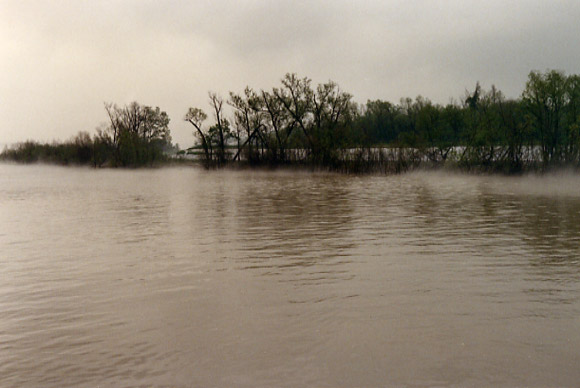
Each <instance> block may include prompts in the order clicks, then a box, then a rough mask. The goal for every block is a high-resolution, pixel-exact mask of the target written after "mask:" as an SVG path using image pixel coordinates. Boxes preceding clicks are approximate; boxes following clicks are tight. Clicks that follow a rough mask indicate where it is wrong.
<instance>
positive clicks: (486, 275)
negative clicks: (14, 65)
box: [0, 165, 580, 387]
mask: <svg viewBox="0 0 580 388" xmlns="http://www.w3.org/2000/svg"><path fill="white" fill-rule="evenodd" d="M579 365H580V176H578V175H574V174H567V173H562V174H558V175H550V176H544V177H534V176H527V177H514V178H505V177H489V176H465V175H454V174H446V173H413V174H405V175H398V176H363V177H359V176H345V175H336V174H323V173H305V172H288V171H259V172H252V171H204V170H201V169H197V168H168V169H157V170H131V171H122V170H91V169H81V168H59V167H48V166H15V165H0V386H2V387H81V386H83V387H97V386H100V387H139V386H147V387H300V386H304V387H313V386H317V387H383V386H409V387H415V386H444V387H447V386H450V387H462V386H531V387H535V386H538V387H540V386H578V384H579V382H580V368H579V367H578V366H579Z"/></svg>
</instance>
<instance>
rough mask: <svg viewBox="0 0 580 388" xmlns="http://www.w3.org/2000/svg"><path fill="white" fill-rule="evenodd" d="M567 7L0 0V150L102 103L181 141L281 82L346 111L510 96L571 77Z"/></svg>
mask: <svg viewBox="0 0 580 388" xmlns="http://www.w3.org/2000/svg"><path fill="white" fill-rule="evenodd" d="M579 21H580V1H578V0H560V1H559V0H518V1H515V0H514V1H510V0H478V1H472V0H402V1H399V0H396V1H395V0H382V1H362V0H359V1H354V0H351V1H342V0H332V1H316V0H310V1H280V0H272V1H266V0H262V1H258V0H255V1H249V0H247V1H245V0H231V1H228V0H208V1H205V0H190V1H177V0H175V1H161V0H159V1H153V0H149V1H147V0H98V1H97V0H86V1H84V0H68V1H67V0H47V1H44V0H36V1H27V0H0V50H1V55H0V144H1V143H12V142H17V141H23V140H26V139H35V140H40V141H51V140H53V139H58V140H66V139H68V138H70V137H71V136H73V135H74V134H76V133H77V132H78V131H80V130H84V131H89V132H90V133H94V130H95V128H96V127H97V126H99V124H100V123H103V122H105V119H106V116H105V111H104V108H103V103H104V102H115V103H117V104H125V103H129V102H131V101H138V102H139V103H142V104H145V105H152V106H159V107H160V108H161V109H162V110H165V111H166V112H167V113H168V114H169V116H170V118H171V123H170V128H171V132H172V136H173V139H174V141H176V142H178V143H180V145H181V146H182V147H184V146H188V145H191V144H192V143H193V136H192V134H191V133H192V128H190V127H189V126H188V124H187V123H185V122H183V116H184V114H185V112H186V111H187V108H188V107H189V106H198V107H202V108H203V109H205V110H206V111H208V110H209V109H208V97H207V93H208V91H210V90H211V91H215V92H218V93H219V94H221V95H222V96H224V97H227V94H228V92H229V91H235V92H240V91H242V90H243V88H244V87H245V86H246V85H249V86H251V87H254V88H255V89H270V88H272V87H273V86H277V85H278V84H279V81H280V79H281V78H282V77H283V76H284V74H285V73H287V72H296V73H298V74H299V75H300V76H307V77H309V78H311V79H312V80H313V82H314V83H320V82H326V81H328V80H329V79H332V80H333V81H336V82H337V83H338V84H339V85H340V86H341V88H342V89H343V90H345V91H348V92H350V93H351V94H353V95H354V98H355V100H356V101H357V102H361V103H364V102H366V101H367V100H368V99H383V100H388V101H391V102H398V101H399V99H400V98H401V97H416V96H417V95H419V94H420V95H423V96H425V97H427V98H430V99H431V100H433V101H435V102H438V103H447V102H449V99H450V98H454V99H459V98H460V97H461V96H463V95H464V93H465V90H466V89H473V87H474V85H475V83H476V81H480V82H481V84H482V86H483V87H484V88H486V89H487V88H489V87H490V86H491V85H492V84H495V85H496V86H497V87H498V88H499V89H500V90H502V91H503V92H504V94H506V95H507V96H508V97H517V96H519V94H520V93H521V91H522V90H523V88H524V85H525V81H526V79H527V75H528V73H529V72H530V70H533V69H535V70H542V71H543V70H546V69H559V70H564V71H565V72H566V73H568V74H571V73H574V74H578V73H580V22H579Z"/></svg>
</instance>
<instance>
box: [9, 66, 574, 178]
mask: <svg viewBox="0 0 580 388" xmlns="http://www.w3.org/2000/svg"><path fill="white" fill-rule="evenodd" d="M209 103H210V111H211V114H210V115H209V116H212V118H213V121H212V122H211V124H209V125H208V124H206V123H205V122H206V120H207V119H208V114H207V113H205V111H204V110H203V109H202V108H199V107H191V108H189V110H188V111H187V113H186V114H185V117H184V120H185V121H187V122H188V123H190V124H191V128H192V131H193V135H194V137H195V138H196V140H197V144H196V145H195V146H194V147H191V148H189V149H187V150H181V151H180V150H178V149H177V148H174V147H173V146H172V144H171V136H170V131H169V117H168V116H167V114H166V113H165V112H163V111H161V110H160V109H159V108H152V107H148V106H142V105H140V104H138V103H136V102H135V103H132V104H129V105H127V106H124V107H118V106H116V105H113V104H106V105H105V108H106V112H107V116H108V119H109V122H108V123H107V124H106V125H105V126H104V127H103V128H102V129H101V130H100V131H98V133H97V134H95V135H94V136H93V137H91V136H90V135H89V134H88V133H80V134H79V135H78V136H76V137H75V138H73V139H72V140H71V141H69V142H65V143H56V144H52V145H49V144H39V143H35V142H33V141H30V142H26V143H22V144H19V145H16V146H15V147H12V148H9V149H6V150H4V152H3V153H2V154H1V155H0V157H1V159H5V160H15V161H21V162H35V161H48V162H53V163H59V164H91V165H93V166H95V167H98V166H114V167H137V166H150V165H153V164H158V163H160V162H163V161H167V159H168V158H169V155H171V156H174V157H175V156H177V157H181V158H185V157H187V156H188V155H189V156H191V157H192V158H194V159H196V160H198V161H200V162H201V163H203V165H205V166H206V167H223V166H225V165H232V164H244V165H250V166H256V165H262V166H264V165H265V166H287V165H297V166H306V167H314V168H319V169H324V170H331V171H342V172H348V173H364V172H380V173H398V172H403V171H409V170H413V169H417V168H420V167H426V168H441V167H445V168H449V169H459V170H464V171H492V172H502V173H521V172H525V171H539V170H541V171H545V170H551V169H554V168H561V167H566V168H574V169H577V168H578V167H579V165H580V159H579V155H580V153H579V150H580V76H578V75H566V74H564V73H563V72H560V71H555V70H548V71H546V72H544V73H542V72H535V71H532V72H531V73H530V74H529V76H528V81H527V83H526V85H525V88H524V90H523V92H522V94H521V97H520V98H517V99H508V98H506V97H505V96H504V95H503V94H502V92H501V91H500V90H499V89H498V88H496V87H495V86H492V87H491V88H490V89H489V90H484V89H483V88H482V87H481V86H480V85H479V83H477V84H476V85H475V88H474V90H473V91H471V92H467V91H466V92H465V96H463V97H462V98H460V100H459V101H458V102H450V103H448V104H447V105H440V104H436V103H433V102H432V101H430V100H429V99H428V98H424V97H421V96H418V97H417V98H415V99H411V98H403V99H401V101H400V102H399V103H398V104H393V103H391V102H388V101H382V100H374V101H370V100H369V101H367V103H366V104H362V105H361V104H356V103H355V102H354V101H353V97H352V95H350V94H349V93H347V92H344V91H342V90H341V89H340V87H339V86H338V85H337V84H336V83H335V82H332V81H329V82H327V83H322V84H318V85H317V86H314V85H313V84H312V82H311V80H310V79H308V78H300V77H298V76H297V75H296V74H287V75H286V76H285V77H284V78H283V79H282V81H281V85H280V86H278V87H274V88H272V90H271V91H266V90H260V91H256V90H254V89H252V88H250V87H247V88H246V89H245V90H244V91H243V93H240V94H238V93H233V92H231V93H230V94H229V98H228V99H227V100H225V99H223V98H222V97H220V96H219V95H217V94H216V93H209Z"/></svg>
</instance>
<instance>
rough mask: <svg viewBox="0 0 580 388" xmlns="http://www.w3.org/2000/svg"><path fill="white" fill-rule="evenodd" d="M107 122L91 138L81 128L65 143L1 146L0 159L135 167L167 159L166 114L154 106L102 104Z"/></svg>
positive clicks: (29, 142) (135, 103)
mask: <svg viewBox="0 0 580 388" xmlns="http://www.w3.org/2000/svg"><path fill="white" fill-rule="evenodd" d="M105 111H106V113H107V117H108V119H109V122H108V123H107V124H106V125H105V126H104V128H99V129H97V131H96V133H95V134H94V135H93V136H92V137H91V135H90V134H89V133H88V132H84V131H81V132H79V133H78V134H77V135H76V136H74V137H73V138H72V139H70V140H68V141H65V142H53V143H39V142H36V141H26V142H23V143H19V144H17V145H16V146H14V147H12V148H7V149H5V150H4V151H3V152H2V154H0V158H1V159H4V160H12V161H16V162H23V163H32V162H48V163H57V164H65V165H68V164H78V165H93V166H94V167H101V166H111V167H138V166H147V165H153V164H155V163H160V162H163V161H165V160H167V156H166V153H167V151H168V150H169V149H171V148H172V147H173V146H172V143H171V135H170V130H169V117H168V115H167V113H166V112H164V111H161V110H160V109H159V108H158V107H155V108H152V107H150V106H145V105H140V104H139V103H137V102H133V103H131V104H128V105H125V106H117V105H115V104H111V103H106V104H105Z"/></svg>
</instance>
